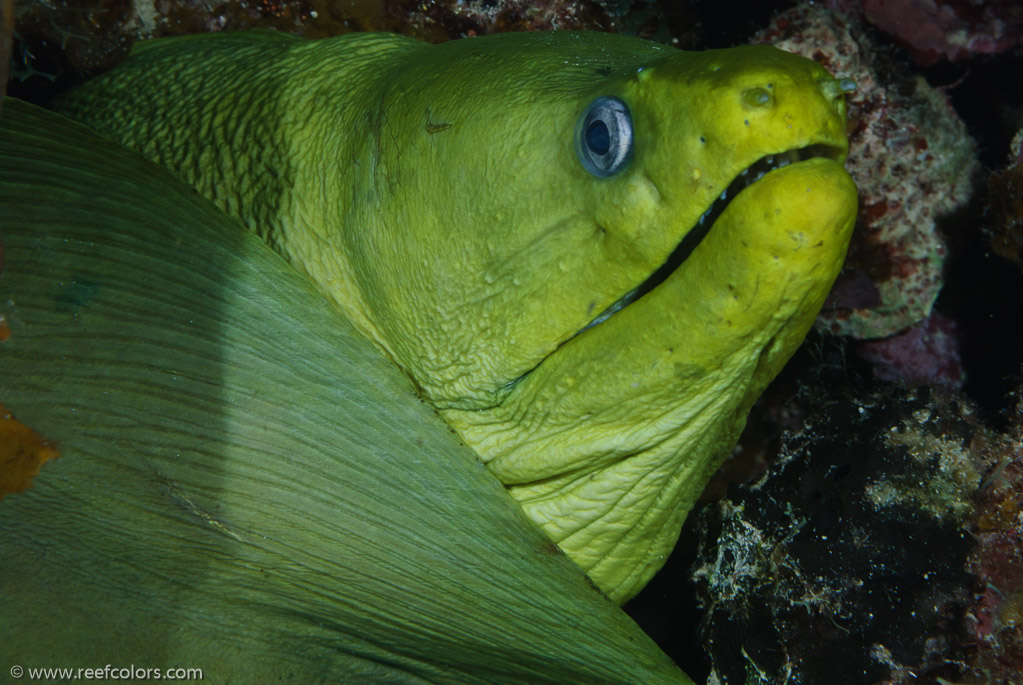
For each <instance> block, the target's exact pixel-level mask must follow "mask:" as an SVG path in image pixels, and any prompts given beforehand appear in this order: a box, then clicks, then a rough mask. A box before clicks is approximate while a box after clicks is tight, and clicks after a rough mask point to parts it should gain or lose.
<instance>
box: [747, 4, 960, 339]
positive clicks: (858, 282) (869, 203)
mask: <svg viewBox="0 0 1023 685" xmlns="http://www.w3.org/2000/svg"><path fill="white" fill-rule="evenodd" d="M754 42H760V43H768V44H771V45H775V46H777V47H780V48H782V49H784V50H788V51H789V52H794V53H796V54H800V55H804V56H806V57H809V58H811V59H814V60H816V61H818V62H820V63H822V64H824V66H826V67H828V68H829V69H830V70H831V72H832V73H833V74H836V75H838V76H840V77H850V78H852V79H853V80H854V81H856V84H857V89H856V92H855V93H853V94H852V95H851V96H850V97H849V99H848V102H849V126H850V131H849V140H850V151H849V160H848V162H847V163H846V168H847V169H848V170H849V172H850V173H851V174H852V176H853V179H854V180H855V181H856V185H857V187H858V188H859V200H860V213H859V218H858V223H857V228H856V230H855V232H854V235H853V242H852V244H851V246H850V249H849V257H848V258H847V260H846V264H845V268H844V270H843V272H842V274H841V275H840V276H839V279H838V281H837V282H836V285H835V288H834V290H833V291H832V294H831V297H830V298H829V301H828V303H826V304H825V309H824V311H823V312H822V313H821V316H820V318H819V319H818V325H819V326H821V327H823V328H825V329H827V330H830V331H831V332H834V333H838V334H841V335H846V336H851V337H853V338H857V339H873V338H885V337H888V336H892V335H894V334H896V333H899V332H900V331H903V330H905V329H907V328H909V327H911V326H913V325H915V324H917V323H919V322H920V321H923V320H924V319H926V318H927V317H928V316H929V315H930V313H931V308H932V307H933V305H934V301H935V299H936V298H937V296H938V292H939V291H940V290H941V285H942V266H943V264H944V260H945V253H946V247H945V241H944V239H943V237H942V236H941V234H940V232H939V231H938V229H937V220H938V219H940V218H941V217H942V216H943V215H947V214H949V213H951V212H952V211H953V210H954V209H956V208H957V207H959V206H961V205H962V204H963V203H964V202H965V201H966V200H967V199H968V198H969V197H970V195H971V193H972V184H971V177H972V176H973V174H974V173H975V171H976V170H977V168H978V163H977V160H976V156H975V145H974V143H973V140H972V139H971V138H970V136H969V134H968V133H967V132H966V127H965V126H964V125H963V123H962V121H960V119H959V118H958V116H957V115H956V114H955V112H954V111H953V110H952V108H951V106H950V105H949V102H948V99H947V98H946V97H945V95H944V94H943V93H941V92H940V91H938V90H936V89H934V88H932V87H931V86H929V85H928V84H927V83H926V82H925V81H924V80H923V79H921V78H916V79H914V78H912V77H910V76H909V75H908V73H906V72H904V71H900V68H899V67H897V66H896V65H892V64H885V65H884V70H883V71H884V74H885V76H881V70H880V68H879V67H880V63H881V61H882V58H881V57H880V56H879V51H878V50H876V49H875V48H874V47H872V43H871V40H870V38H869V36H868V33H867V31H865V30H864V28H863V25H862V23H861V22H860V20H859V19H858V18H856V17H855V16H852V15H847V14H844V13H842V12H839V11H835V10H830V9H828V8H826V7H824V6H822V5H819V4H814V3H804V4H802V5H799V6H797V7H795V8H793V9H791V10H789V11H787V12H783V13H781V14H779V15H778V16H777V17H775V19H774V21H773V22H772V23H771V25H770V26H769V27H768V28H767V29H765V30H764V31H761V32H760V33H759V34H757V36H756V37H755V38H754Z"/></svg>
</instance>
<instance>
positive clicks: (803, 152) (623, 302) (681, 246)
mask: <svg viewBox="0 0 1023 685" xmlns="http://www.w3.org/2000/svg"><path fill="white" fill-rule="evenodd" d="M843 154H844V150H842V149H841V148H839V147H837V146H833V145H827V144H822V143H818V144H813V145H806V146H804V147H801V148H797V149H791V150H786V151H784V152H776V153H772V154H769V155H764V156H763V157H761V158H760V159H758V160H757V161H756V162H754V163H753V164H750V165H749V166H748V167H746V168H745V169H743V170H742V171H740V172H739V173H738V174H737V175H736V176H735V178H734V179H732V182H731V183H729V184H728V187H727V188H725V190H723V191H721V194H720V195H719V196H718V197H717V198H716V199H715V200H714V201H713V202H712V203H711V205H710V207H708V208H707V210H706V211H705V212H704V213H703V214H701V215H700V218H699V219H698V220H697V222H696V224H694V225H693V226H692V227H691V228H690V229H689V231H687V232H686V234H685V237H683V238H682V240H680V241H679V243H678V245H676V246H675V249H674V250H673V251H672V252H671V254H670V255H668V258H667V259H666V260H665V261H664V263H663V264H661V265H660V266H659V267H657V269H655V270H654V272H653V273H651V274H650V276H649V277H648V278H647V279H646V280H645V281H643V282H642V283H640V284H639V285H638V286H636V287H635V288H633V289H632V290H630V291H629V292H627V293H625V294H624V295H622V296H621V297H620V298H618V299H617V300H615V301H614V302H612V303H611V304H610V305H609V306H608V307H607V308H605V309H604V311H602V312H601V313H600V314H598V315H597V316H596V317H595V318H594V319H593V320H592V321H590V322H589V323H588V324H586V325H585V326H584V327H583V328H581V329H580V330H579V331H578V332H577V333H576V334H575V335H579V334H580V333H582V332H583V331H586V330H588V329H590V328H593V327H594V326H596V325H597V324H600V323H603V322H604V321H607V320H608V319H609V318H611V316H613V315H614V314H616V313H617V312H619V311H621V310H622V309H624V308H625V307H628V306H629V305H630V304H632V303H633V302H635V301H636V300H638V299H639V298H641V297H643V296H644V295H646V294H647V293H648V292H650V291H651V290H653V289H654V288H656V287H657V286H659V285H660V284H661V283H663V282H664V281H665V280H666V279H667V278H668V277H669V276H671V274H673V273H674V272H675V270H676V269H678V267H680V266H681V265H682V263H683V262H685V260H686V259H687V258H688V257H689V255H690V254H692V252H693V250H695V249H696V246H697V245H699V244H700V241H702V240H703V238H704V236H706V235H707V232H708V231H710V228H711V226H713V225H714V222H715V221H717V218H718V217H719V216H721V214H722V212H724V211H725V208H726V207H727V206H728V204H729V203H730V202H731V201H732V199H733V198H735V197H736V196H737V195H738V194H739V193H741V192H742V191H743V190H744V189H746V188H747V187H749V186H750V185H752V184H753V183H756V182H757V181H759V180H760V179H761V178H763V177H764V176H765V175H766V174H768V173H770V172H771V171H774V170H775V169H782V168H784V167H787V166H789V165H790V164H798V163H799V162H805V161H806V160H809V159H817V158H824V159H830V160H831V161H834V162H836V163H837V162H839V161H840V160H841V159H842V156H843ZM573 337H575V336H573Z"/></svg>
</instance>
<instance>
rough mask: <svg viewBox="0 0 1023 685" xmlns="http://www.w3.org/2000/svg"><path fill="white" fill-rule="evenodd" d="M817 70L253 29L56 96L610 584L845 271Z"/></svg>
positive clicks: (840, 206) (556, 41)
mask: <svg viewBox="0 0 1023 685" xmlns="http://www.w3.org/2000/svg"><path fill="white" fill-rule="evenodd" d="M835 84H836V80H835V79H834V78H833V77H832V76H831V75H830V74H828V72H827V71H826V70H824V69H823V68H822V67H820V66H819V65H816V64H814V63H813V62H810V61H807V60H805V59H802V58H799V57H796V56H793V55H789V54H787V53H783V52H781V51H779V50H775V49H773V48H768V47H747V48H733V49H730V50H721V51H708V52H704V53H686V52H680V51H677V50H674V49H671V48H666V47H664V46H661V45H657V44H654V43H649V42H645V41H640V40H636V39H631V38H625V37H620V36H611V35H602V34H587V33H550V34H514V35H500V36H492V37H487V38H482V39H472V40H462V41H453V42H451V43H446V44H443V45H439V46H430V45H426V44H423V43H420V42H417V41H414V40H411V39H408V38H403V37H398V36H389V35H383V34H367V35H352V36H344V37H339V38H336V39H328V40H323V41H312V42H308V41H302V40H299V39H295V38H291V37H287V36H276V35H271V34H261V33H254V34H238V35H220V36H203V37H189V38H184V39H173V40H164V41H157V42H154V43H152V44H150V45H147V46H143V47H142V48H141V49H138V50H136V53H135V54H134V55H133V57H132V58H131V59H129V61H128V62H127V63H126V64H124V65H123V66H121V67H120V68H118V69H116V70H114V71H113V72H111V73H109V74H108V75H106V76H104V77H101V78H99V79H96V80H94V81H93V82H91V83H89V84H86V85H85V86H84V87H83V88H81V89H80V90H78V91H76V92H74V93H72V94H71V95H70V96H69V97H68V98H67V99H66V100H65V101H64V102H63V103H62V104H61V107H62V109H63V110H64V111H66V112H67V113H68V114H70V115H71V116H73V117H76V118H78V119H80V120H82V121H84V122H86V123H88V124H89V125H90V126H92V127H94V128H95V129H96V130H98V131H100V132H101V133H103V134H104V135H107V136H110V137H112V138H114V139H116V140H118V141H121V142H123V143H125V144H127V145H128V146H129V147H132V148H134V149H136V150H138V151H139V152H141V153H142V154H143V155H144V156H145V157H147V158H149V159H151V160H154V161H156V162H158V163H160V164H163V165H165V166H167V167H168V168H169V169H171V170H172V171H173V172H174V173H176V174H178V175H179V176H180V177H182V178H183V179H185V180H186V181H188V182H189V183H191V184H192V185H193V186H195V187H196V188H197V189H198V190H199V191H200V192H202V193H204V194H205V195H207V196H208V197H210V198H211V199H212V200H213V201H214V202H215V203H216V204H217V205H218V206H219V207H220V208H221V209H223V210H224V211H226V212H228V213H229V214H232V215H234V216H235V217H237V218H239V219H241V220H242V221H244V222H245V223H246V224H247V225H248V226H249V227H250V228H251V229H252V230H254V231H255V232H257V233H258V234H259V235H261V236H262V237H263V238H264V239H266V240H267V242H269V243H270V244H271V245H272V246H274V247H275V248H276V249H277V250H278V251H279V252H281V253H282V254H283V255H285V256H286V257H287V258H288V259H289V260H290V261H291V263H292V264H293V265H295V266H296V267H297V268H298V269H300V270H301V271H303V272H304V273H306V274H307V275H308V276H309V277H310V278H311V280H312V281H313V282H314V283H316V285H317V287H318V288H319V289H320V291H321V292H322V293H323V294H325V295H326V296H327V297H328V298H330V299H331V300H332V301H333V302H334V303H335V304H336V305H337V306H338V307H339V308H340V309H341V311H342V312H344V313H345V315H346V316H347V317H348V318H349V319H350V320H351V321H352V322H353V323H354V324H355V325H356V327H357V328H358V329H359V330H360V331H361V332H362V333H363V334H364V335H366V336H367V337H368V338H369V339H370V340H372V341H373V342H374V343H375V344H376V345H377V347H378V348H379V349H380V350H381V351H382V352H383V353H384V354H386V355H387V356H388V357H389V358H390V359H391V360H392V361H394V362H395V363H396V364H397V365H398V366H399V367H400V368H401V369H402V370H403V371H404V372H405V373H406V374H407V375H408V377H409V378H411V379H412V380H413V382H414V383H415V385H416V387H417V388H418V389H419V391H420V392H421V393H422V395H423V396H424V397H425V398H426V399H428V400H429V401H430V402H431V403H433V405H434V406H435V407H436V408H437V409H438V411H439V412H440V414H441V415H442V416H443V417H444V418H445V419H446V420H447V421H448V422H449V423H450V424H451V425H452V426H453V427H454V428H455V429H456V430H457V431H458V432H459V434H460V435H461V436H462V437H463V438H464V440H465V441H466V443H467V444H468V445H469V446H471V447H472V448H473V449H474V450H475V451H476V452H477V454H478V455H479V456H480V458H481V459H482V460H483V461H484V462H485V463H486V464H487V465H488V466H489V468H490V471H491V472H492V473H493V474H494V475H495V476H497V478H499V479H500V480H501V482H503V483H504V484H505V485H506V486H507V488H508V490H509V492H510V493H511V494H512V495H513V496H514V497H515V498H516V499H517V500H518V501H519V502H520V503H521V505H522V507H523V508H524V510H525V511H526V513H527V514H528V515H529V516H530V517H531V518H532V519H533V521H534V522H536V523H537V524H538V525H539V526H540V527H541V528H542V529H543V530H544V531H545V532H546V533H547V534H548V535H549V536H550V537H551V539H553V540H554V541H555V542H557V543H558V545H559V546H560V547H561V548H562V549H563V550H564V551H565V552H566V553H567V554H568V555H569V556H570V557H571V558H572V559H573V560H574V561H575V562H576V563H578V564H579V566H581V567H582V568H583V569H584V570H586V572H587V573H588V574H589V575H590V577H591V578H592V579H593V580H594V581H595V582H596V584H597V585H598V586H599V587H600V588H601V589H602V590H604V591H605V592H606V593H607V594H608V595H609V596H610V597H612V598H613V599H615V600H616V601H619V602H621V601H625V600H627V599H628V598H629V597H631V596H632V595H634V594H635V593H636V592H637V591H638V590H639V589H640V588H641V587H642V586H643V585H644V584H645V583H646V582H647V581H648V580H649V578H650V577H651V576H652V575H653V573H654V572H656V570H657V569H658V568H659V567H660V565H661V564H662V563H663V560H664V558H665V557H666V555H667V553H668V552H669V551H670V549H671V547H672V546H673V544H674V542H675V540H676V538H677V536H678V532H679V529H680V526H681V523H682V521H683V519H684V518H685V515H686V513H687V512H688V511H689V509H690V508H691V506H692V503H693V502H694V500H695V498H696V496H697V495H698V494H699V493H700V491H701V490H702V488H703V486H704V484H705V482H706V480H707V478H708V477H709V475H710V474H711V473H712V472H713V471H714V470H715V468H716V467H717V465H718V464H719V463H720V461H721V460H722V459H723V458H724V456H725V455H726V454H727V453H728V451H729V450H730V449H731V447H732V445H733V444H734V442H735V440H736V439H737V436H738V433H739V431H740V430H741V429H742V426H743V424H744V421H745V417H746V414H747V412H748V410H749V407H750V406H751V404H752V402H753V401H754V400H755V399H756V397H757V396H758V395H759V393H760V392H761V391H762V390H763V388H764V386H765V385H766V384H767V383H768V382H769V381H770V380H771V378H773V377H774V375H776V374H777V372H778V371H779V370H780V369H781V367H782V365H783V364H784V363H785V361H786V360H787V359H788V358H789V356H790V355H791V354H792V353H793V351H794V350H795V349H796V347H797V346H798V345H799V343H800V342H801V340H802V338H803V336H804V335H805V333H806V331H807V329H808V328H809V326H810V325H811V323H812V321H813V319H814V317H815V316H816V313H817V311H818V310H819V308H820V306H821V303H822V302H823V299H824V296H825V294H826V293H827V291H828V289H829V287H830V285H831V282H832V281H833V279H834V278H835V276H836V274H837V272H838V269H839V267H840V264H841V262H842V259H843V257H844V253H845V249H846V246H847V244H848V239H849V233H850V231H851V228H852V225H853V221H854V217H855V211H856V195H855V188H854V187H853V185H852V182H851V180H850V179H849V176H848V175H847V174H846V173H845V171H844V170H843V169H842V166H841V164H842V161H843V160H844V157H845V153H846V149H847V144H846V140H845V109H844V101H843V96H842V91H841V89H840V88H837V87H836V85H835ZM598 96H613V97H616V98H619V99H620V100H621V101H623V102H625V103H626V104H627V105H628V108H629V110H630V111H631V116H632V120H633V125H634V131H635V143H634V150H633V153H632V157H631V160H630V162H629V163H628V165H627V166H626V167H625V168H624V169H622V170H621V171H619V172H618V173H615V174H614V175H612V176H609V177H607V178H598V177H596V176H594V175H592V174H590V173H589V172H587V171H586V169H584V168H583V166H582V165H581V164H580V161H579V159H578V158H577V156H576V152H575V131H576V122H577V119H578V118H579V116H580V113H581V112H583V111H584V110H585V109H586V107H587V106H588V105H589V103H590V102H592V101H593V100H594V98H596V97H598ZM799 150H803V151H809V153H808V154H806V155H802V156H799V157H798V158H797V159H795V160H794V162H795V163H792V164H790V165H788V166H785V167H784V168H776V169H774V170H771V171H770V172H769V173H768V174H767V175H765V176H764V177H763V178H761V179H760V180H758V181H756V182H754V183H752V184H751V185H750V186H749V187H747V188H745V189H744V190H742V192H740V193H738V194H737V195H735V196H734V197H732V198H730V201H729V202H728V203H727V205H724V206H723V210H722V211H721V212H720V216H718V217H717V219H716V221H714V223H713V225H712V226H710V227H709V231H708V232H707V234H706V236H705V237H704V238H703V239H702V240H701V241H699V243H698V244H697V245H696V247H695V249H694V250H693V251H692V253H691V254H690V255H689V256H688V258H687V259H685V261H684V262H682V264H681V265H680V266H679V267H678V268H676V269H675V270H674V271H673V272H672V273H670V275H668V277H667V278H666V279H665V280H664V281H663V282H661V283H660V284H659V285H657V287H656V288H653V289H652V290H651V291H650V292H648V293H646V294H645V295H644V296H643V297H641V298H639V299H638V300H636V301H635V302H633V303H632V304H630V305H629V306H627V307H625V308H623V309H621V311H618V312H617V313H616V314H614V315H613V316H611V317H610V318H608V319H607V320H605V321H602V322H601V323H599V324H598V325H595V326H592V327H589V328H587V326H588V324H589V323H590V322H592V321H593V320H594V318H595V317H596V316H597V315H598V314H600V312H602V311H604V310H605V309H606V308H607V307H609V306H610V305H612V303H614V302H616V301H617V300H619V298H621V297H622V296H623V295H625V294H626V293H627V292H629V291H631V290H632V289H634V288H636V287H638V286H640V284H642V283H643V282H644V281H646V280H647V278H649V277H650V276H651V274H653V273H654V272H656V271H657V270H658V269H659V267H661V265H662V264H664V263H665V262H666V260H668V258H669V256H670V255H671V254H672V253H673V252H674V250H675V248H676V247H677V246H678V245H679V244H680V243H681V242H682V241H683V239H684V238H685V237H686V236H687V234H689V233H690V231H693V230H696V227H697V226H698V222H699V219H700V217H701V215H703V214H704V213H705V212H706V211H708V209H709V208H711V207H712V206H713V205H714V202H715V200H716V199H717V198H718V197H719V196H720V195H721V194H722V193H723V192H724V191H725V190H726V189H727V188H728V187H729V186H730V184H731V183H732V182H733V180H735V179H736V178H739V177H740V175H741V173H742V171H743V170H744V169H747V168H749V167H751V166H752V165H754V164H756V163H757V162H758V160H763V159H764V158H771V159H773V158H774V156H778V155H786V154H788V153H794V152H795V151H799ZM804 157H805V158H804ZM584 329H585V330H584ZM580 331H582V332H581V333H580Z"/></svg>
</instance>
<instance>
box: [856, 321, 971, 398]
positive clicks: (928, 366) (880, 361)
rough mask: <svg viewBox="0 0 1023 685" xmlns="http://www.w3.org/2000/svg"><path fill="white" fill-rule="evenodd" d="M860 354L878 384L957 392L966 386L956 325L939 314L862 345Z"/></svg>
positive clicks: (859, 348) (858, 350)
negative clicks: (935, 386) (897, 383)
mask: <svg viewBox="0 0 1023 685" xmlns="http://www.w3.org/2000/svg"><path fill="white" fill-rule="evenodd" d="M857 352H858V353H859V355H860V356H861V357H863V358H864V359H866V360H867V361H869V362H870V363H871V364H872V366H873V369H874V377H875V378H877V379H878V380H882V381H897V380H901V381H903V382H906V383H909V384H911V385H919V384H940V385H946V386H949V387H953V388H957V389H958V388H961V387H962V384H963V380H964V379H963V366H962V359H961V358H960V355H959V344H958V339H957V338H956V325H955V322H954V321H952V320H951V319H949V318H948V317H946V316H943V315H942V314H939V313H938V312H934V313H933V314H931V316H930V317H928V318H927V319H925V320H923V321H921V322H920V323H918V324H916V325H915V326H912V327H911V328H909V329H908V330H906V331H904V332H902V333H899V334H897V335H893V336H891V337H890V338H884V339H882V340H868V341H865V342H862V343H860V344H859V346H858V348H857Z"/></svg>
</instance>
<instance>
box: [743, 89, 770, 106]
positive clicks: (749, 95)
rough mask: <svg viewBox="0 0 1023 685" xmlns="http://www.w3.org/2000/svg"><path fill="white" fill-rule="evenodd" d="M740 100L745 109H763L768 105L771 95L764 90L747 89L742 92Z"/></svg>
mask: <svg viewBox="0 0 1023 685" xmlns="http://www.w3.org/2000/svg"><path fill="white" fill-rule="evenodd" d="M742 100H743V102H745V103H746V106H747V107H763V106H765V105H768V104H770V102H771V94H770V93H768V92H767V89H766V88H759V87H758V88H747V89H746V90H744V91H742Z"/></svg>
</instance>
